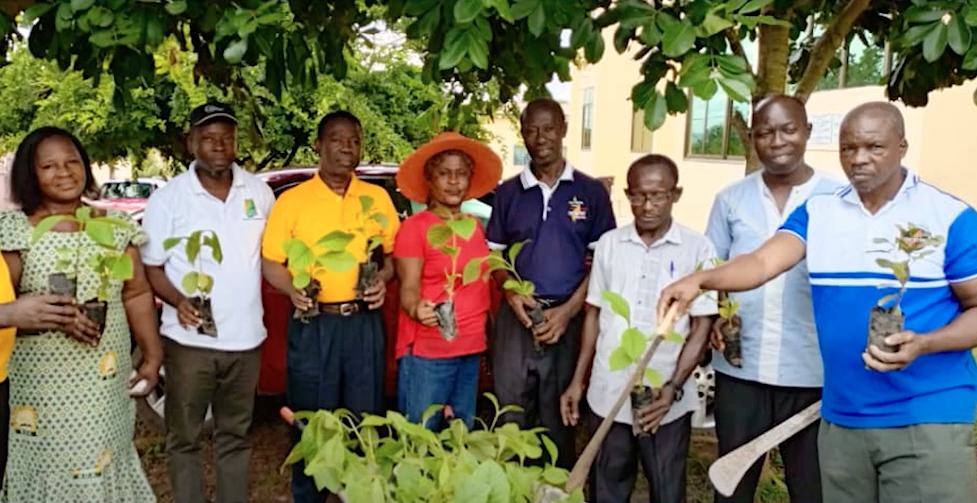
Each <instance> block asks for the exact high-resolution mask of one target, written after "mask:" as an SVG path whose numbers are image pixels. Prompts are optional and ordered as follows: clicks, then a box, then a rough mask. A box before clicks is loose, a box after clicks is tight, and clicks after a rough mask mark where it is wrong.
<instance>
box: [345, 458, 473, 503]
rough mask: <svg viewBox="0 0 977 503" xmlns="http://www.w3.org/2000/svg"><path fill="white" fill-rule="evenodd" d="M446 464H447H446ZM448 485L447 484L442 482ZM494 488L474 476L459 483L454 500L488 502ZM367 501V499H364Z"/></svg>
mask: <svg viewBox="0 0 977 503" xmlns="http://www.w3.org/2000/svg"><path fill="white" fill-rule="evenodd" d="M445 466H446V465H445ZM442 485H447V484H442ZM491 490H492V488H491V487H489V485H488V484H486V483H485V482H482V481H481V480H476V479H474V478H469V479H467V480H466V481H465V483H464V484H459V486H458V487H456V488H455V491H454V497H455V499H454V501H457V502H462V501H464V502H469V501H470V502H471V503H487V502H488V495H489V492H490V491H491ZM363 501H366V500H363Z"/></svg>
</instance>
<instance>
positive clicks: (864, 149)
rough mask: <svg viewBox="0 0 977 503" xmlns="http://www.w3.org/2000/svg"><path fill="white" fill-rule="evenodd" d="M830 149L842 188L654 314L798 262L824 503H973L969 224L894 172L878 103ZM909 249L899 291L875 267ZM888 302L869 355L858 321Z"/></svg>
mask: <svg viewBox="0 0 977 503" xmlns="http://www.w3.org/2000/svg"><path fill="white" fill-rule="evenodd" d="M839 144H840V145H839V157H840V161H841V165H842V168H844V171H845V174H846V175H847V176H848V180H849V181H850V182H851V185H849V186H847V187H844V188H841V189H839V190H837V191H835V192H834V193H832V194H821V195H815V196H812V197H811V198H810V199H808V200H807V202H805V203H804V204H802V205H801V206H799V207H798V208H797V210H795V211H794V212H793V214H791V216H790V217H789V218H788V219H787V222H786V223H785V224H784V225H783V226H782V227H781V230H780V232H778V233H777V234H776V235H774V236H773V237H772V238H770V239H769V240H767V242H766V243H764V244H763V246H761V247H760V248H759V249H758V250H757V251H755V252H753V253H749V254H745V255H741V256H739V257H736V258H735V259H733V260H731V261H730V262H728V263H727V264H725V265H723V266H721V267H718V268H716V269H713V270H711V271H705V272H701V273H696V274H693V275H691V276H688V277H686V278H683V279H681V280H679V281H678V282H676V283H674V284H672V285H670V286H669V287H668V288H666V289H665V290H664V291H663V292H662V295H661V299H660V302H659V310H662V309H666V308H668V307H669V305H670V304H671V303H672V302H673V301H677V302H678V303H679V304H680V307H682V306H684V305H687V304H688V302H689V300H691V299H692V298H693V296H694V295H695V293H696V292H698V290H699V288H709V289H717V290H728V291H742V290H749V289H752V288H756V287H757V286H760V285H762V284H764V283H766V282H768V281H770V280H771V279H773V278H775V277H777V276H778V275H780V274H781V273H783V272H784V271H786V270H788V269H789V268H791V267H792V266H794V265H795V264H797V263H798V262H800V261H801V260H802V259H804V258H805V256H806V258H807V268H808V280H809V282H810V284H811V300H812V305H813V308H814V319H815V325H816V327H817V332H818V342H819V344H820V348H821V356H822V360H823V364H824V389H823V398H822V405H821V416H822V418H823V420H822V422H821V425H820V428H819V433H818V453H819V459H820V466H821V483H822V488H823V495H824V501H830V502H832V503H846V502H852V503H854V502H859V503H869V502H876V501H878V502H883V501H884V502H887V503H889V502H895V503H898V502H917V503H923V502H933V501H940V502H968V503H969V502H973V501H974V497H975V495H977V463H975V459H974V448H973V422H974V408H975V406H977V368H975V364H974V358H973V356H972V355H971V353H970V349H971V348H973V347H974V346H975V345H977V212H975V211H974V209H973V208H971V207H970V206H968V205H967V204H966V203H964V202H962V201H960V200H959V199H956V198H955V197H953V196H951V195H949V194H947V193H945V192H942V191H940V190H939V189H937V188H936V187H933V186H932V185H928V184H926V183H924V182H922V181H921V180H920V179H919V177H917V176H916V175H914V174H913V173H911V172H909V170H907V169H906V168H904V167H903V166H902V164H901V163H902V158H903V156H905V154H906V148H907V146H908V144H907V142H906V138H905V126H904V123H903V119H902V114H901V113H900V112H899V110H898V109H897V108H896V107H895V106H893V105H892V104H890V103H885V102H873V103H866V104H864V105H860V106H858V107H856V108H855V109H854V110H852V111H851V112H849V113H848V115H846V116H845V119H844V121H843V122H842V125H841V131H840V133H839ZM886 242H888V243H890V245H888V246H887V245H886ZM892 243H895V246H892ZM919 243H925V244H927V245H928V246H927V249H926V251H928V252H930V254H928V255H927V256H925V257H922V258H921V259H918V260H912V261H910V263H909V271H908V274H907V275H906V276H907V278H906V279H907V283H906V284H905V287H906V288H905V290H904V291H902V290H901V289H900V283H899V281H897V276H896V275H895V274H894V272H895V270H898V268H895V270H893V269H889V268H887V267H884V266H885V265H886V264H889V263H890V262H893V263H894V262H901V261H902V260H904V259H905V253H904V252H903V251H904V250H913V249H914V247H915V246H917V245H918V244H919ZM901 274H902V273H900V275H901ZM900 292H901V293H902V294H901V298H900V297H895V298H894V299H895V302H896V306H897V307H899V310H900V311H901V313H902V315H903V324H902V325H903V328H902V330H903V331H901V332H898V333H895V334H892V335H889V336H887V337H886V338H885V340H884V343H885V345H888V346H894V347H893V348H891V350H892V351H891V352H889V351H887V350H883V349H882V348H880V347H879V346H878V345H876V344H872V345H868V344H867V342H868V332H869V326H870V325H869V316H870V315H869V313H870V312H871V310H872V309H873V307H875V306H878V305H881V306H882V307H884V308H891V307H892V302H893V300H894V299H893V298H892V297H890V296H891V295H892V294H898V293H900ZM887 299H888V300H887ZM866 346H868V348H867V349H866Z"/></svg>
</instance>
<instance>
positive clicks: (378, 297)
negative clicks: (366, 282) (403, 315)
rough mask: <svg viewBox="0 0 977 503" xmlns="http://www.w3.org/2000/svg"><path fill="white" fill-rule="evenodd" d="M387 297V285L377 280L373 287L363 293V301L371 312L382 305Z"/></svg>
mask: <svg viewBox="0 0 977 503" xmlns="http://www.w3.org/2000/svg"><path fill="white" fill-rule="evenodd" d="M386 295H387V283H385V282H384V281H383V280H382V279H380V278H377V280H376V281H375V282H374V283H373V286H371V287H370V288H367V289H366V290H365V291H363V301H364V302H366V305H367V306H368V307H369V308H370V309H371V310H372V309H377V308H379V307H380V306H382V305H383V299H384V297H385V296H386Z"/></svg>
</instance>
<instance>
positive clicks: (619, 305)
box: [600, 290, 631, 326]
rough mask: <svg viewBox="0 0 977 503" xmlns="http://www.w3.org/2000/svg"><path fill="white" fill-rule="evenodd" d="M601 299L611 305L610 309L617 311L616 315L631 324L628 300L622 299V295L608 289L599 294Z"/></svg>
mask: <svg viewBox="0 0 977 503" xmlns="http://www.w3.org/2000/svg"><path fill="white" fill-rule="evenodd" d="M600 297H601V299H603V300H604V302H607V304H608V305H610V306H611V311H614V312H615V313H617V315H618V316H620V317H622V318H624V321H626V322H627V324H628V325H629V326H630V325H631V308H630V307H629V306H628V301H626V300H624V297H621V296H620V295H618V294H616V293H614V292H612V291H610V290H604V291H603V292H601V294H600Z"/></svg>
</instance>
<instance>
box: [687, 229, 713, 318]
mask: <svg viewBox="0 0 977 503" xmlns="http://www.w3.org/2000/svg"><path fill="white" fill-rule="evenodd" d="M715 258H716V249H715V248H714V247H713V245H712V243H711V242H709V240H708V239H703V240H702V242H701V243H700V244H699V246H698V248H697V250H696V257H695V263H696V264H703V267H704V268H711V267H713V263H714V262H713V259H715ZM718 312H719V304H718V298H717V295H716V292H715V291H712V290H709V291H706V292H703V294H702V295H700V296H698V297H696V299H695V300H694V301H693V302H692V306H691V308H690V309H689V314H690V315H692V316H712V315H714V314H716V313H718Z"/></svg>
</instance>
